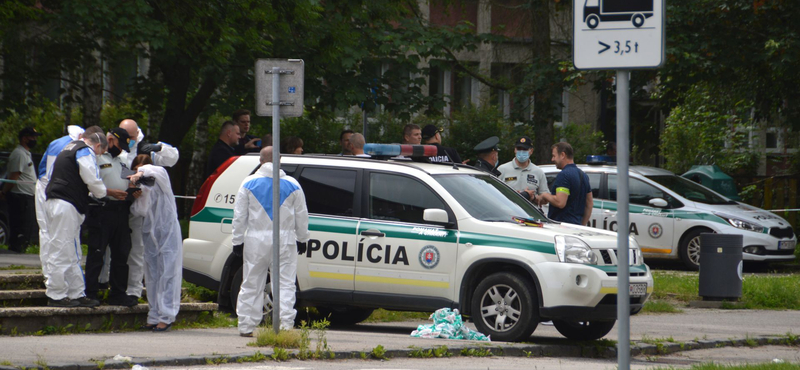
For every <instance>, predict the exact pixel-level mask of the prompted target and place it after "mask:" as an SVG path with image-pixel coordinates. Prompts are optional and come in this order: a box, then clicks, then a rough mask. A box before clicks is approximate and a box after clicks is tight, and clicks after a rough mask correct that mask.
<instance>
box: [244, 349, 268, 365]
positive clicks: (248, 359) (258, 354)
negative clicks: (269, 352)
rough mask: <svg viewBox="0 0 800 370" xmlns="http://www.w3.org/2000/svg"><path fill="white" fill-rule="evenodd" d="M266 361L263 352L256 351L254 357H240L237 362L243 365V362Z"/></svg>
mask: <svg viewBox="0 0 800 370" xmlns="http://www.w3.org/2000/svg"><path fill="white" fill-rule="evenodd" d="M266 359H267V356H266V355H264V354H263V353H261V351H256V353H254V354H253V355H252V356H245V357H240V358H239V359H237V360H236V362H238V363H242V362H261V361H264V360H266Z"/></svg>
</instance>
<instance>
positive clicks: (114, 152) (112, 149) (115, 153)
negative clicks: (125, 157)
mask: <svg viewBox="0 0 800 370" xmlns="http://www.w3.org/2000/svg"><path fill="white" fill-rule="evenodd" d="M119 153H122V150H120V148H118V147H115V146H112V147H109V148H108V154H111V156H112V157H115V158H116V156H118V155H119Z"/></svg>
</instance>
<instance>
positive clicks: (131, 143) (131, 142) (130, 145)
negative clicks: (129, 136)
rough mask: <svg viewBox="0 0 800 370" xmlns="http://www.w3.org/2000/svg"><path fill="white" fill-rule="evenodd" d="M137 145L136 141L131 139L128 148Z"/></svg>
mask: <svg viewBox="0 0 800 370" xmlns="http://www.w3.org/2000/svg"><path fill="white" fill-rule="evenodd" d="M135 145H136V141H134V140H131V141H130V142H129V143H128V149H133V147H134V146H135Z"/></svg>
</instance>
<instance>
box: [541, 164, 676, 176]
mask: <svg viewBox="0 0 800 370" xmlns="http://www.w3.org/2000/svg"><path fill="white" fill-rule="evenodd" d="M577 166H578V168H580V169H591V170H592V172H607V173H616V172H617V166H614V165H607V164H605V165H588V164H578V165H577ZM539 168H541V169H542V171H544V172H545V173H553V172H557V171H558V169H557V168H556V166H555V165H552V164H546V165H543V166H539ZM629 169H630V172H631V173H635V174H639V175H642V176H671V175H675V174H674V173H673V172H672V171H667V170H665V169H663V168H658V167H650V166H630V167H629Z"/></svg>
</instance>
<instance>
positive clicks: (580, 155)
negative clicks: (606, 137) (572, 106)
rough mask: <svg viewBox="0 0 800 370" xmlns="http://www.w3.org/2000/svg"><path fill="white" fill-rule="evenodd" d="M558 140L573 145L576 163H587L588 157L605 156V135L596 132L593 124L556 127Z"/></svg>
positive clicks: (572, 124)
mask: <svg viewBox="0 0 800 370" xmlns="http://www.w3.org/2000/svg"><path fill="white" fill-rule="evenodd" d="M556 139H557V140H561V139H563V140H566V142H568V143H569V144H570V145H572V150H573V151H574V159H575V163H586V156H587V155H593V154H604V153H605V152H606V150H605V144H606V143H605V142H604V141H603V133H602V132H599V131H595V130H594V127H593V124H592V123H584V124H576V123H571V124H567V125H564V126H561V127H556Z"/></svg>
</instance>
